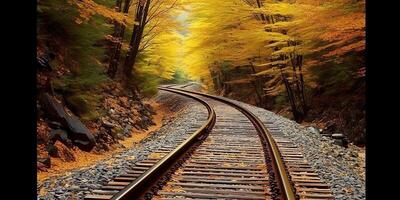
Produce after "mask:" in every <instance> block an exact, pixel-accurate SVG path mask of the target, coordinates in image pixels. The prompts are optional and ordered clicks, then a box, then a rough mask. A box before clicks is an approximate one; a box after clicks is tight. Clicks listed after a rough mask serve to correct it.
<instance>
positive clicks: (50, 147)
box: [46, 144, 60, 158]
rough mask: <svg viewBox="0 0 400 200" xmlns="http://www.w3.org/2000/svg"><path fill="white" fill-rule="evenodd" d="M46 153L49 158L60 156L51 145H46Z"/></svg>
mask: <svg viewBox="0 0 400 200" xmlns="http://www.w3.org/2000/svg"><path fill="white" fill-rule="evenodd" d="M46 151H47V152H48V153H49V155H50V156H51V157H54V158H58V157H60V155H59V154H58V149H57V148H56V147H55V146H54V145H53V144H48V145H46Z"/></svg>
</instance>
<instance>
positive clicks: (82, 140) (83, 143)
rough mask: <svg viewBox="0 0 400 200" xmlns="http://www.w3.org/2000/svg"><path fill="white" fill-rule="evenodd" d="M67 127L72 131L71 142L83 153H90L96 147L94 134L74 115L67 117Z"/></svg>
mask: <svg viewBox="0 0 400 200" xmlns="http://www.w3.org/2000/svg"><path fill="white" fill-rule="evenodd" d="M65 123H66V124H65V126H66V127H67V128H68V130H69V131H70V132H69V133H70V138H71V140H72V141H73V142H74V143H75V144H76V145H77V146H78V147H79V148H80V149H82V150H83V151H90V150H92V148H93V147H94V146H95V145H96V141H95V139H94V136H93V134H92V133H91V132H90V131H89V129H88V128H86V126H85V125H84V124H83V123H82V122H81V121H80V120H79V118H78V117H76V116H74V115H71V116H69V115H67V118H66V120H65Z"/></svg>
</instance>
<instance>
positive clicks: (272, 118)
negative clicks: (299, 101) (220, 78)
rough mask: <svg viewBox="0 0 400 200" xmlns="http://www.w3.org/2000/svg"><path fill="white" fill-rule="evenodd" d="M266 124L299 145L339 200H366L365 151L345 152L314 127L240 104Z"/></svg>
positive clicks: (348, 150)
mask: <svg viewBox="0 0 400 200" xmlns="http://www.w3.org/2000/svg"><path fill="white" fill-rule="evenodd" d="M235 102H238V103H239V104H241V105H243V106H244V107H246V108H247V109H249V110H250V111H251V112H253V113H254V114H255V115H256V116H257V117H259V118H260V120H261V121H262V122H263V123H265V124H266V123H267V122H273V123H274V124H275V125H276V126H277V127H279V128H280V130H281V131H282V132H283V133H284V134H285V135H286V136H287V138H288V139H290V140H291V141H292V142H293V143H294V144H296V145H297V146H298V147H299V148H300V150H301V152H302V154H303V155H304V157H305V159H307V161H308V162H309V163H310V164H311V166H312V167H313V168H314V169H315V170H316V171H317V173H318V174H319V176H320V178H321V179H322V180H324V181H325V182H327V183H329V184H330V185H331V189H332V192H333V195H334V196H335V199H340V200H345V199H346V200H347V199H349V200H350V199H351V200H358V199H365V198H366V197H365V159H364V156H363V150H362V149H361V148H359V147H356V146H354V145H351V144H350V145H349V148H344V147H341V146H338V145H336V144H334V143H333V140H332V139H330V138H328V137H324V136H321V135H320V134H318V133H316V132H315V130H314V129H313V128H311V127H306V126H302V125H300V124H298V123H296V122H295V121H292V120H290V119H287V118H285V117H282V116H279V115H277V114H275V113H273V112H271V111H268V110H265V109H263V108H259V107H255V106H252V105H249V104H245V103H242V102H239V101H235Z"/></svg>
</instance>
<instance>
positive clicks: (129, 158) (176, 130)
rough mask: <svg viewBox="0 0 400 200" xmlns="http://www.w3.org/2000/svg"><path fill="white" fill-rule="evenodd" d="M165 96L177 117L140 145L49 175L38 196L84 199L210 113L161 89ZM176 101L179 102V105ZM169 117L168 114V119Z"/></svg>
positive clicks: (40, 185)
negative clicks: (62, 173) (89, 164)
mask: <svg viewBox="0 0 400 200" xmlns="http://www.w3.org/2000/svg"><path fill="white" fill-rule="evenodd" d="M162 95H168V98H165V99H166V100H164V101H166V102H160V101H163V100H162V99H163V98H157V99H156V100H157V101H158V102H159V103H162V104H165V106H168V108H169V109H170V110H173V111H174V112H178V113H177V114H176V117H175V118H174V119H171V118H169V119H165V120H164V122H163V126H162V127H161V128H160V129H159V130H157V131H155V132H153V133H152V134H151V135H150V136H149V137H147V138H146V139H144V140H142V141H141V142H140V143H139V144H137V145H134V146H133V147H132V148H130V149H126V150H124V151H122V152H120V153H116V154H114V155H113V156H112V157H111V158H108V159H105V160H101V161H99V162H98V163H96V164H94V165H93V166H89V167H86V168H82V169H77V170H72V171H71V172H68V173H67V174H64V175H62V176H59V177H53V178H48V179H46V180H44V181H42V182H41V183H38V185H37V191H38V193H39V191H40V190H42V192H41V193H42V194H43V195H39V196H38V198H37V199H40V200H54V199H83V198H84V196H86V195H87V194H90V191H91V190H93V189H98V188H99V187H100V186H102V185H103V184H105V183H107V182H109V181H111V179H112V178H114V177H115V176H117V175H118V174H122V173H124V172H125V171H127V170H129V169H130V167H131V166H132V165H133V164H134V163H136V162H139V161H141V160H144V159H145V158H146V157H147V156H148V155H149V154H150V153H151V152H154V151H156V150H157V149H159V148H160V147H162V146H168V145H175V143H174V140H176V139H177V138H182V137H185V138H186V137H188V134H186V133H188V132H189V129H190V125H191V124H193V123H197V124H201V123H203V122H202V121H197V118H198V117H197V115H203V116H204V113H207V110H206V108H205V107H204V106H203V105H201V104H199V103H197V102H194V101H193V100H190V99H188V98H184V97H180V96H178V95H171V94H164V92H160V95H159V96H162ZM159 96H158V97H159ZM177 102H179V103H178V104H177ZM168 117H169V116H166V118H168ZM189 119H190V120H189ZM188 120H189V121H188ZM188 122H189V123H188ZM66 164H68V163H66ZM43 191H44V192H43Z"/></svg>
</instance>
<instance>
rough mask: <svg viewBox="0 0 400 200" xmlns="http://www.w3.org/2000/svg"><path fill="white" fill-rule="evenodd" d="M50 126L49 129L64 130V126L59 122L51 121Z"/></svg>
mask: <svg viewBox="0 0 400 200" xmlns="http://www.w3.org/2000/svg"><path fill="white" fill-rule="evenodd" d="M48 124H49V127H50V128H52V129H60V128H62V125H61V124H60V123H59V122H55V121H50V122H49V123H48Z"/></svg>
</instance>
